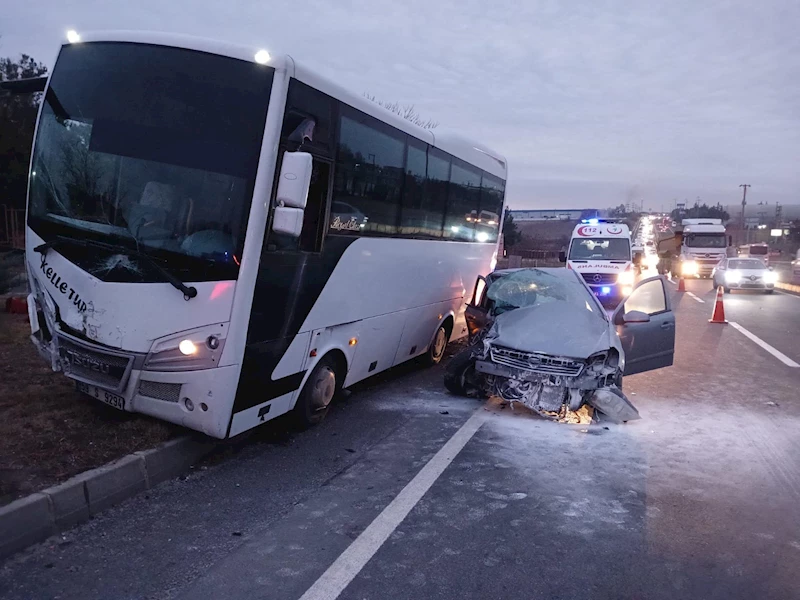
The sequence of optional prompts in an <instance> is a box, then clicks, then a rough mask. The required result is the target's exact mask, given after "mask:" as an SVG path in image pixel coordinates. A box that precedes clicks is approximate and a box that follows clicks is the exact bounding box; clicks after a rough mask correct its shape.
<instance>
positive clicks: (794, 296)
mask: <svg viewBox="0 0 800 600" xmlns="http://www.w3.org/2000/svg"><path fill="white" fill-rule="evenodd" d="M775 291H776V292H778V293H779V294H780V295H781V296H789V297H790V298H796V299H797V300H800V296H798V295H797V294H792V293H791V292H784V291H783V290H779V289H777V288H775Z"/></svg>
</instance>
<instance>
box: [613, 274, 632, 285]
mask: <svg viewBox="0 0 800 600" xmlns="http://www.w3.org/2000/svg"><path fill="white" fill-rule="evenodd" d="M635 277H636V276H635V275H634V273H633V271H624V272H622V273H620V274H619V275H617V283H618V284H620V285H633V280H634V278H635Z"/></svg>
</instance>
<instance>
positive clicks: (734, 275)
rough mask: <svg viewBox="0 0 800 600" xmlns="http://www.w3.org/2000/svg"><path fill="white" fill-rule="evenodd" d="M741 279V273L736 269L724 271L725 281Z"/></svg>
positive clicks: (736, 281) (734, 281)
mask: <svg viewBox="0 0 800 600" xmlns="http://www.w3.org/2000/svg"><path fill="white" fill-rule="evenodd" d="M741 280H742V274H741V273H738V272H737V271H726V273H725V281H726V282H727V283H739V282H740V281H741Z"/></svg>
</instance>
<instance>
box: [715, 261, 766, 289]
mask: <svg viewBox="0 0 800 600" xmlns="http://www.w3.org/2000/svg"><path fill="white" fill-rule="evenodd" d="M711 277H712V279H713V280H714V287H719V286H722V289H723V290H724V291H725V293H726V294H727V293H729V292H730V291H731V290H763V291H764V292H765V293H767V294H772V293H773V292H774V291H775V284H776V283H777V282H778V274H777V273H776V272H775V271H773V270H772V268H771V267H768V266H767V265H765V264H764V262H763V261H761V260H760V259H758V258H723V259H722V260H721V261H720V262H719V263H718V264H717V266H716V267H714V270H713V271H712V273H711Z"/></svg>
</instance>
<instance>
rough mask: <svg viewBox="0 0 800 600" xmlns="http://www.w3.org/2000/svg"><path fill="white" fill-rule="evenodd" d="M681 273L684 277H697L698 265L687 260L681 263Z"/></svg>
mask: <svg viewBox="0 0 800 600" xmlns="http://www.w3.org/2000/svg"><path fill="white" fill-rule="evenodd" d="M681 273H682V274H683V275H697V263H696V262H694V261H693V260H685V261H683V263H681Z"/></svg>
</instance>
